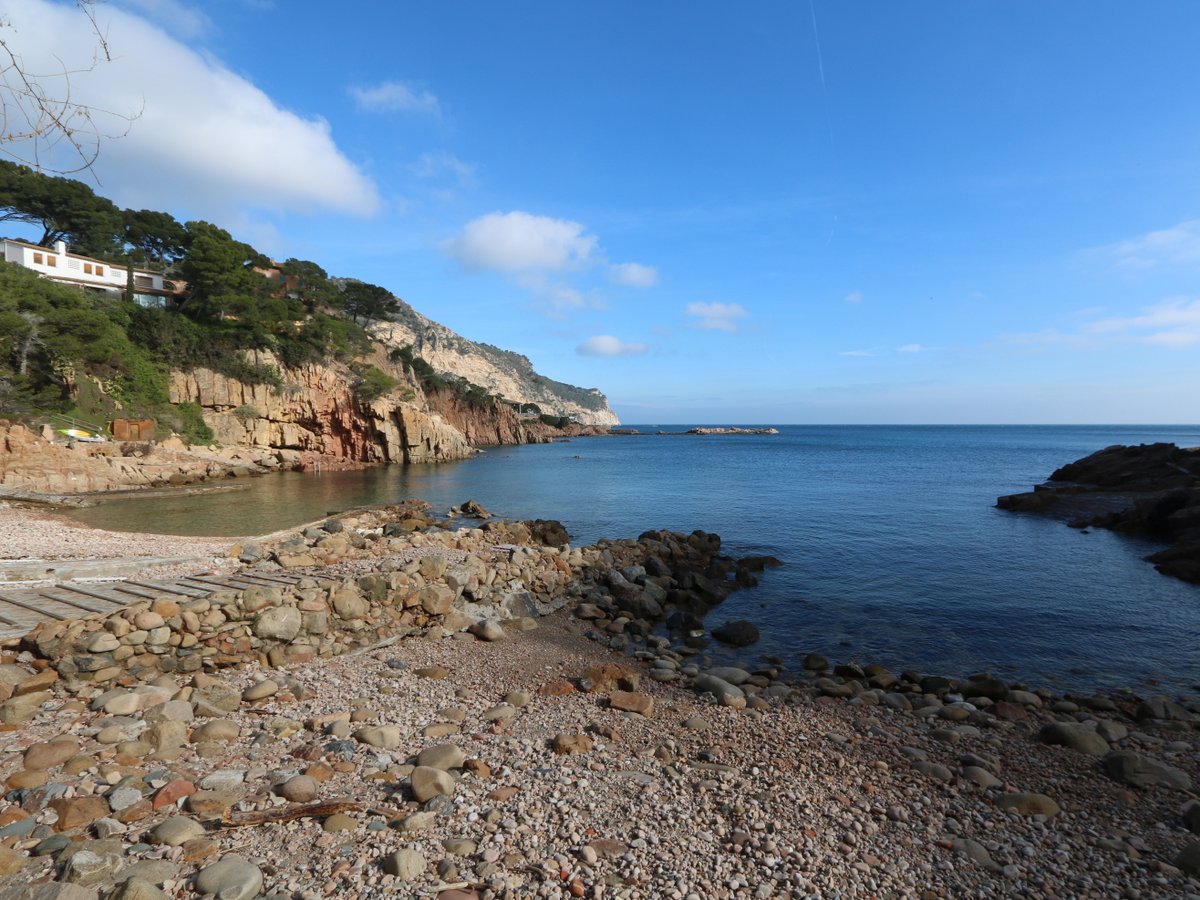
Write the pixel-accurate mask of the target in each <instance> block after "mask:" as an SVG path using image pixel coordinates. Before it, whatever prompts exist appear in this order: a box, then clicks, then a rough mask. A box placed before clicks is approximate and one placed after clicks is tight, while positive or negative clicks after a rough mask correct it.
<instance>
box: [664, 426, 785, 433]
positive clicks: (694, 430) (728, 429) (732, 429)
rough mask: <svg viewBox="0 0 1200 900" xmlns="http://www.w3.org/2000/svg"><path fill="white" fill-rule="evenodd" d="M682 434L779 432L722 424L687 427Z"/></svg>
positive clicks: (773, 429) (770, 429)
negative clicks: (720, 425)
mask: <svg viewBox="0 0 1200 900" xmlns="http://www.w3.org/2000/svg"><path fill="white" fill-rule="evenodd" d="M684 434H779V429H778V428H738V427H735V426H724V427H717V428H689V429H688V430H687V431H685V432H684Z"/></svg>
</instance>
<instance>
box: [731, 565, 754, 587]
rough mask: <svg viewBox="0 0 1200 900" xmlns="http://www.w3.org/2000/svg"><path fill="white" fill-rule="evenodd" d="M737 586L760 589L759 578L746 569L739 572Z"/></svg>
mask: <svg viewBox="0 0 1200 900" xmlns="http://www.w3.org/2000/svg"><path fill="white" fill-rule="evenodd" d="M736 580H737V586H738V587H744V588H752V587H758V576H757V575H755V574H754V573H753V572H749V571H747V570H746V569H738V570H737V579H736Z"/></svg>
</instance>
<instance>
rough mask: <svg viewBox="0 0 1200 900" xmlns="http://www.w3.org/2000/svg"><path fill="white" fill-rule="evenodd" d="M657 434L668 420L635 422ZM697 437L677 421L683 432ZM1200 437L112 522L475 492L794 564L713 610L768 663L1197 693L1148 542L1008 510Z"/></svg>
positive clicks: (293, 493)
mask: <svg viewBox="0 0 1200 900" xmlns="http://www.w3.org/2000/svg"><path fill="white" fill-rule="evenodd" d="M633 427H639V428H641V429H642V430H643V431H646V432H652V431H654V430H657V429H656V427H655V426H633ZM681 428H682V426H669V427H668V430H672V431H679V430H681ZM1156 440H1168V441H1173V442H1175V443H1178V444H1180V445H1183V446H1196V445H1200V426H1195V427H1133V426H1112V427H1105V426H1086V427H1085V426H1063V427H1044V426H988V427H982V426H962V427H944V426H928V427H919V426H912V427H908V426H878V427H872V426H784V427H782V428H781V433H780V434H779V435H772V436H703V437H701V436H674V435H673V436H655V435H652V434H643V435H640V436H630V437H607V438H591V439H582V440H576V441H572V442H569V443H559V444H544V445H534V446H525V447H502V448H495V449H493V450H490V451H489V452H487V453H485V454H481V455H479V456H477V457H475V458H473V459H470V460H465V461H462V462H459V463H450V464H446V465H441V466H412V467H407V468H405V467H392V468H387V469H377V470H373V471H368V472H350V473H335V474H326V475H321V476H314V475H298V474H287V475H280V476H272V477H268V478H262V479H257V480H255V481H253V482H252V483H251V488H250V489H249V490H248V491H244V492H237V493H233V494H216V495H211V496H202V497H179V498H167V499H159V500H144V501H130V502H124V503H113V504H106V505H103V506H100V507H96V508H93V509H89V510H84V511H81V512H80V513H79V517H80V518H82V519H84V520H86V521H88V522H90V523H92V524H95V525H100V526H102V527H107V528H117V529H125V530H147V531H163V532H171V533H180V534H189V533H190V534H227V535H237V534H257V533H263V532H266V531H271V530H274V529H277V528H283V527H288V526H291V525H295V524H299V523H301V522H305V521H311V520H313V519H316V518H319V517H321V516H323V515H324V514H326V513H327V512H330V511H334V510H339V509H345V508H348V507H351V506H356V505H361V504H366V503H376V502H388V501H394V500H398V499H401V498H404V497H422V498H424V499H427V500H429V501H431V502H432V503H433V504H434V506H435V508H437V509H440V510H445V509H447V508H448V507H449V506H451V505H454V504H457V503H460V502H462V501H464V500H466V499H468V498H473V499H476V500H478V501H479V502H480V503H482V504H483V505H484V506H486V507H488V508H489V509H490V510H491V511H492V512H493V513H495V514H497V515H503V516H509V517H514V518H539V517H540V518H555V519H560V520H561V521H562V522H563V523H564V524H565V525H566V526H567V528H568V530H569V531H570V532H571V535H572V537H573V539H574V541H575V542H576V543H585V542H590V541H593V540H595V539H597V538H598V537H628V536H636V535H637V534H639V533H641V532H642V531H644V530H647V529H650V528H672V529H678V530H682V531H691V530H693V529H696V528H701V529H704V530H706V531H714V532H716V533H718V534H720V535H721V536H722V537H723V538H724V540H725V546H726V550H727V552H730V553H732V554H735V555H744V554H759V553H770V554H774V555H775V556H778V557H779V558H780V559H782V560H784V562H785V566H784V567H783V568H782V569H777V570H773V571H771V572H769V573H767V574H766V576H765V577H764V578H763V581H762V584H761V585H760V586H759V587H758V588H756V589H754V590H751V591H745V592H740V593H738V594H735V595H733V596H732V597H731V598H730V599H729V600H728V601H726V603H725V604H723V606H722V607H720V608H718V609H717V610H716V611H714V613H713V614H712V616H711V619H710V621H712V622H714V623H715V622H719V621H721V620H723V619H724V618H741V617H745V618H751V619H753V620H755V621H756V622H758V623H759V625H760V627H761V628H762V631H763V640H762V641H761V642H760V643H759V644H758V645H757V646H756V647H755V648H754V649H755V651H756V652H758V653H763V654H772V655H778V656H781V657H783V658H784V659H785V661H788V662H789V663H791V664H798V661H799V659H802V658H803V656H804V654H806V653H807V652H809V651H810V650H821V651H823V652H825V653H826V654H827V655H830V656H831V657H833V658H836V659H851V658H856V659H859V660H861V661H864V662H866V661H871V662H882V663H884V664H886V665H890V666H893V667H906V668H908V667H911V668H919V669H922V670H925V671H936V672H943V673H947V674H965V673H967V672H971V671H975V670H977V669H985V668H986V669H991V670H993V671H996V672H998V673H1001V674H1003V675H1006V676H1008V677H1019V678H1021V679H1023V680H1025V681H1027V682H1029V683H1031V684H1034V685H1046V686H1050V687H1054V688H1057V689H1068V688H1117V687H1133V688H1135V689H1138V690H1143V691H1144V690H1148V689H1150V687H1151V686H1152V685H1153V684H1154V683H1156V682H1157V683H1158V684H1159V685H1160V687H1161V689H1164V690H1175V689H1185V688H1187V687H1189V686H1190V685H1195V684H1198V683H1200V587H1196V586H1194V585H1187V584H1183V583H1181V582H1178V581H1175V580H1173V579H1169V578H1165V577H1163V576H1161V575H1159V574H1158V573H1157V572H1156V571H1155V570H1154V568H1153V567H1152V566H1151V565H1150V564H1148V563H1146V562H1144V561H1143V560H1142V557H1143V556H1145V555H1146V554H1147V553H1150V552H1152V551H1153V550H1154V549H1155V548H1154V546H1153V545H1144V544H1140V543H1138V542H1134V541H1129V540H1127V539H1123V538H1118V537H1116V536H1114V535H1112V534H1109V533H1107V532H1103V531H1092V532H1089V533H1086V534H1084V533H1081V532H1079V531H1077V530H1074V529H1070V528H1067V527H1066V526H1064V525H1062V524H1061V523H1058V522H1053V521H1047V520H1043V519H1038V518H1035V517H1032V516H1027V515H1018V514H1013V513H1008V512H1004V511H1002V510H998V509H995V508H994V503H995V498H996V497H997V496H998V495H1000V494H1007V493H1013V492H1016V491H1021V490H1028V489H1029V488H1030V487H1031V486H1032V485H1033V484H1034V483H1036V482H1039V481H1043V480H1045V478H1046V477H1047V476H1048V475H1049V474H1050V473H1051V472H1052V471H1053V470H1054V469H1055V468H1057V467H1058V466H1060V465H1062V464H1064V463H1066V462H1069V461H1071V460H1074V459H1076V458H1078V457H1080V456H1083V455H1085V454H1087V453H1090V452H1092V451H1094V450H1098V449H1100V448H1102V447H1105V446H1108V445H1110V444H1114V443H1125V444H1129V443H1142V442H1150V441H1156Z"/></svg>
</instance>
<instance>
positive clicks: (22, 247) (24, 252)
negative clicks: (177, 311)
mask: <svg viewBox="0 0 1200 900" xmlns="http://www.w3.org/2000/svg"><path fill="white" fill-rule="evenodd" d="M0 246H2V247H3V251H4V257H3V258H4V260H5V262H11V263H16V264H17V265H19V266H24V267H25V268H26V269H32V270H33V271H35V272H37V273H38V274H39V275H41V276H42V277H43V278H47V279H49V280H50V281H57V282H59V283H60V284H68V285H71V286H72V287H77V288H79V289H81V290H90V291H99V292H101V293H105V294H109V295H111V296H113V297H117V298H122V297H125V296H126V294H128V293H130V292H131V289H132V297H130V299H131V300H132V301H133V302H134V303H136V304H138V305H139V306H166V305H167V304H168V303H169V302H170V300H171V298H172V297H174V296H175V295H176V293H177V286H176V285H175V284H173V283H172V282H170V281H167V280H166V279H164V278H163V276H162V274H161V273H159V272H151V271H150V270H148V269H133V270H132V273H131V272H130V270H129V269H127V268H126V267H125V266H124V265H121V264H118V265H113V264H112V263H109V262H105V261H104V260H102V259H93V258H92V257H90V256H79V255H77V254H75V253H71V252H69V251H68V249H67V245H66V244H65V243H64V242H62V241H57V242H55V244H54V246H53V247H42V246H39V245H38V244H29V243H26V242H25V241H18V240H14V239H12V238H4V239H0ZM131 274H132V279H131V277H130V275H131ZM130 281H132V285H131V284H130Z"/></svg>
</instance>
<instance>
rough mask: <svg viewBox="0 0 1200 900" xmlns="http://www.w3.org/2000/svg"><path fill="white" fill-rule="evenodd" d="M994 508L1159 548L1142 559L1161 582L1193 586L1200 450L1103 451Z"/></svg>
mask: <svg viewBox="0 0 1200 900" xmlns="http://www.w3.org/2000/svg"><path fill="white" fill-rule="evenodd" d="M996 505H997V506H998V507H1000V508H1001V509H1008V510H1013V511H1015V512H1032V513H1037V514H1039V515H1045V516H1051V517H1053V518H1056V519H1063V520H1064V521H1066V522H1067V523H1068V524H1069V525H1071V527H1073V528H1088V527H1096V528H1107V529H1110V530H1112V531H1115V532H1117V533H1118V534H1125V535H1129V536H1131V537H1138V538H1143V539H1145V540H1150V541H1156V542H1159V543H1162V544H1166V545H1167V547H1166V549H1164V550H1161V551H1159V552H1157V553H1153V554H1151V555H1150V556H1148V557H1146V559H1147V560H1148V561H1149V562H1152V563H1154V565H1155V568H1157V569H1158V570H1159V571H1160V572H1162V573H1163V574H1164V575H1171V576H1173V577H1175V578H1180V579H1182V580H1184V581H1190V582H1193V583H1196V584H1200V448H1192V449H1183V448H1180V447H1177V446H1175V445H1174V444H1166V443H1157V444H1139V445H1137V446H1124V445H1115V446H1112V447H1106V448H1105V449H1103V450H1099V451H1097V452H1096V453H1093V454H1091V455H1090V456H1087V457H1084V458H1083V459H1080V460H1076V461H1075V462H1073V463H1070V464H1069V465H1066V466H1063V467H1062V468H1060V469H1058V470H1057V471H1055V472H1054V473H1053V474H1052V475H1051V476H1050V478H1049V480H1048V481H1046V482H1045V483H1044V484H1040V485H1037V486H1036V487H1035V488H1034V489H1033V490H1032V491H1029V492H1026V493H1022V494H1011V495H1008V496H1005V497H999V498H997V500H996Z"/></svg>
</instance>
